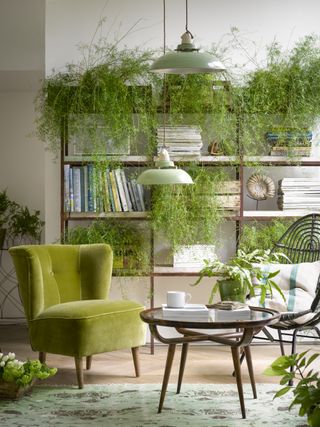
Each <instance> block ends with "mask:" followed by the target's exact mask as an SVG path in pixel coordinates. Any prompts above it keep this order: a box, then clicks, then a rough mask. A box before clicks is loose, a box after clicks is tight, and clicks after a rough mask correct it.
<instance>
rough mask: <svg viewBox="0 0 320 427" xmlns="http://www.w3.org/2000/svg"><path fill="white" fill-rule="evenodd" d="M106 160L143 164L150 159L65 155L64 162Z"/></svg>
mask: <svg viewBox="0 0 320 427" xmlns="http://www.w3.org/2000/svg"><path fill="white" fill-rule="evenodd" d="M106 160H109V161H111V160H115V161H117V162H119V163H123V164H125V165H144V164H148V163H150V159H149V158H148V157H147V156H113V157H111V156H66V157H65V158H64V163H67V164H82V163H94V162H97V161H98V162H99V161H106Z"/></svg>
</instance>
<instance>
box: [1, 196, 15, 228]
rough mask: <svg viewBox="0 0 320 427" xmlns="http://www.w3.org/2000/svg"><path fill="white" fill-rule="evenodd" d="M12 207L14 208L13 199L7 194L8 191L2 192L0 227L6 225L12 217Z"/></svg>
mask: <svg viewBox="0 0 320 427" xmlns="http://www.w3.org/2000/svg"><path fill="white" fill-rule="evenodd" d="M10 208H12V201H11V200H10V199H9V197H8V195H7V191H6V190H4V191H1V192H0V227H2V226H4V225H5V224H6V223H7V221H8V218H9V217H10Z"/></svg>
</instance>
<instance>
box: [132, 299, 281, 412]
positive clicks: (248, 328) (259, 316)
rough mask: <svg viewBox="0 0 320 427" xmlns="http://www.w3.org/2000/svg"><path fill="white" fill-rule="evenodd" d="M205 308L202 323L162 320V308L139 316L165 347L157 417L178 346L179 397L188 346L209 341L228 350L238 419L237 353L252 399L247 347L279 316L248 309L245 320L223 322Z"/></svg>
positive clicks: (252, 376) (240, 395) (238, 376)
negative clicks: (168, 333)
mask: <svg viewBox="0 0 320 427" xmlns="http://www.w3.org/2000/svg"><path fill="white" fill-rule="evenodd" d="M207 307H208V308H209V316H208V318H206V319H201V318H199V319H197V318H194V319H186V318H182V319H181V320H180V319H178V320H177V317H176V316H175V317H174V318H172V319H170V317H168V315H167V314H166V315H165V317H164V316H163V310H162V308H152V309H149V310H145V311H142V312H141V313H140V316H141V319H142V320H143V321H144V322H146V323H148V324H149V328H150V331H151V333H152V335H153V336H154V337H155V338H156V339H157V340H159V341H160V342H162V343H164V344H168V353H167V361H166V366H165V371H164V377H163V382H162V389H161V394H160V402H159V407H158V413H160V412H161V410H162V407H163V402H164V398H165V395H166V391H167V386H168V382H169V377H170V372H171V367H172V362H173V358H174V353H175V349H176V345H177V344H182V352H181V360H180V369H179V377H178V386H177V393H180V390H181V384H182V379H183V373H184V368H185V364H186V359H187V353H188V346H189V343H192V342H199V341H212V342H216V343H220V344H224V345H228V346H230V347H231V353H232V359H233V365H234V373H235V377H236V381H237V388H238V394H239V400H240V407H241V413H242V418H246V411H245V405H244V397H243V388H242V381H241V363H240V354H239V349H240V348H242V349H243V351H244V354H245V356H246V360H247V365H248V371H249V376H250V381H251V386H252V391H253V397H254V398H255V399H256V398H257V392H256V387H255V381H254V373H253V367H252V359H251V352H250V343H251V341H252V338H253V336H254V335H255V334H257V333H258V332H260V331H261V330H262V329H263V328H264V327H265V326H267V325H271V324H273V323H276V322H277V320H278V318H279V317H280V314H279V313H277V312H276V311H274V310H270V309H266V308H260V307H250V311H249V312H248V313H247V314H246V315H245V317H244V316H241V315H239V316H238V317H237V314H236V313H234V312H233V313H232V315H231V316H229V318H227V319H225V318H223V320H221V319H219V315H220V317H221V316H222V317H223V314H221V310H219V311H217V310H215V309H212V308H211V306H207ZM158 326H166V327H170V328H174V329H176V331H177V332H178V333H179V334H180V336H179V337H175V338H165V337H163V336H162V335H161V334H160V333H159V330H158ZM193 329H203V330H204V331H203V332H202V331H198V330H197V331H195V330H193ZM206 329H223V330H226V329H227V331H225V332H222V333H211V332H210V333H206V331H205V330H206Z"/></svg>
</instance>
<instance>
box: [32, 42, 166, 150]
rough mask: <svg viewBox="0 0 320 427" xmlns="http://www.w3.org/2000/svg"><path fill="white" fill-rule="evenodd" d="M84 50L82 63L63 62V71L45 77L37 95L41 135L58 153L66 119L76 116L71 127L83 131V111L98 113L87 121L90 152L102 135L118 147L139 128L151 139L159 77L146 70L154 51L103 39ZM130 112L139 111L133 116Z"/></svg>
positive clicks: (64, 135) (103, 142)
mask: <svg viewBox="0 0 320 427" xmlns="http://www.w3.org/2000/svg"><path fill="white" fill-rule="evenodd" d="M87 51H88V52H89V53H88V57H85V58H84V59H83V61H82V62H80V63H79V64H67V65H66V68H67V71H66V72H64V73H61V72H60V73H56V74H53V75H52V76H50V77H48V78H47V79H46V80H45V81H44V84H43V86H42V88H41V91H40V93H39V95H38V97H37V99H36V107H37V110H38V112H39V119H38V123H37V129H38V134H39V137H40V139H41V140H43V141H45V142H47V143H48V144H49V147H50V149H52V150H53V151H55V152H57V150H58V149H59V147H60V138H61V136H63V137H65V139H66V134H64V133H63V132H64V131H67V128H66V119H71V120H73V119H74V121H73V123H72V125H73V128H74V127H76V126H79V127H80V131H81V126H82V125H83V124H82V123H83V120H82V119H81V117H85V116H86V115H94V117H96V118H97V120H92V123H91V138H92V141H91V146H92V147H93V151H98V150H100V151H101V147H102V146H103V144H105V142H106V137H107V138H108V139H111V140H112V141H113V143H114V144H115V145H117V144H118V145H120V146H121V144H123V141H126V140H127V138H128V137H130V138H132V140H133V139H134V137H135V136H136V135H137V133H138V132H143V133H145V134H146V135H147V136H148V137H150V138H151V139H152V138H153V137H154V136H153V131H152V128H153V127H154V120H155V112H156V105H155V103H154V102H153V98H152V96H151V85H153V86H156V85H157V82H158V81H159V78H158V77H157V76H154V75H153V74H152V73H149V66H150V61H151V58H152V52H151V51H142V50H139V49H126V48H125V49H122V50H120V49H118V48H117V46H116V44H110V43H107V42H106V41H105V40H104V39H103V40H101V41H100V42H99V43H97V44H95V45H92V46H91V47H90V49H88V50H87ZM133 113H135V114H137V115H138V119H137V120H134V117H133ZM79 117H80V120H77V118H79ZM101 126H103V127H105V129H106V131H105V133H104V135H101V133H100V131H99V128H101ZM74 130H75V129H74Z"/></svg>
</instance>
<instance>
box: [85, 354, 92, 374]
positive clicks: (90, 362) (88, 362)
mask: <svg viewBox="0 0 320 427" xmlns="http://www.w3.org/2000/svg"><path fill="white" fill-rule="evenodd" d="M91 364H92V356H87V357H86V370H87V371H89V369H91Z"/></svg>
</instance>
